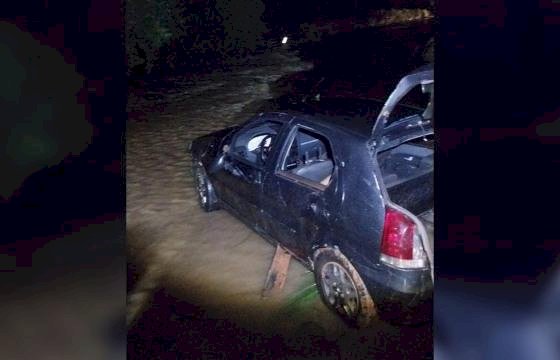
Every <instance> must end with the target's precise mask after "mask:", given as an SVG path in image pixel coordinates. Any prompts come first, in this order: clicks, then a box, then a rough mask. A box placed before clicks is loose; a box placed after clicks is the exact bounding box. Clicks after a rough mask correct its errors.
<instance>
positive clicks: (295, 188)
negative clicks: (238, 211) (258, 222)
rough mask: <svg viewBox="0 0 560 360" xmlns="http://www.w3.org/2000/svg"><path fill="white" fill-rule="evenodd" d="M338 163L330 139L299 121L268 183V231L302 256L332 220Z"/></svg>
mask: <svg viewBox="0 0 560 360" xmlns="http://www.w3.org/2000/svg"><path fill="white" fill-rule="evenodd" d="M335 178H336V164H335V162H334V156H333V150H332V145H331V142H330V141H329V139H328V138H327V137H326V136H325V135H324V134H323V133H321V132H318V131H316V130H315V129H312V128H309V127H305V126H302V125H299V124H297V123H295V124H294V126H293V128H292V129H291V131H290V132H289V135H288V136H287V137H286V139H285V141H284V144H283V146H282V148H281V151H280V153H279V154H278V156H277V158H276V163H275V168H274V169H273V171H270V172H267V174H266V176H265V179H264V183H263V198H262V202H261V204H262V209H263V215H264V218H265V219H266V220H265V221H266V227H267V232H268V233H269V234H271V235H272V236H273V237H274V238H276V239H278V241H280V242H281V243H282V244H283V245H284V246H286V247H288V248H289V249H290V250H292V251H293V252H294V253H296V254H297V255H299V256H301V257H303V258H304V257H306V256H307V255H308V253H309V250H310V248H311V246H312V244H313V240H314V239H315V238H316V237H317V235H318V234H320V233H321V231H323V230H324V229H325V228H326V227H328V226H329V221H330V220H331V219H330V217H331V213H332V209H331V208H330V206H332V203H331V202H330V201H329V199H330V198H331V197H332V196H333V188H334V186H335V182H336V179H335Z"/></svg>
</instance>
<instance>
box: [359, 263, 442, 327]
mask: <svg viewBox="0 0 560 360" xmlns="http://www.w3.org/2000/svg"><path fill="white" fill-rule="evenodd" d="M354 266H355V267H356V269H357V270H358V272H359V273H360V276H361V277H362V280H363V281H364V283H365V285H366V287H367V289H368V291H369V293H370V295H371V297H372V298H373V301H374V302H375V304H376V306H377V307H378V309H379V311H380V313H383V314H385V315H387V316H391V317H399V318H400V317H403V316H404V315H410V314H418V315H419V316H420V317H421V318H423V317H424V316H425V315H427V316H430V317H431V307H432V305H431V299H432V293H433V283H432V279H431V275H430V270H429V269H420V270H402V269H397V268H394V267H391V266H388V265H385V264H379V265H377V266H375V267H369V266H365V265H360V264H354ZM406 317H408V316H406Z"/></svg>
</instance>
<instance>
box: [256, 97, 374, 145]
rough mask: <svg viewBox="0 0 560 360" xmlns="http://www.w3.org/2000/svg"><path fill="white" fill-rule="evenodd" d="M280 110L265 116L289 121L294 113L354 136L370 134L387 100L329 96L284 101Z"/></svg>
mask: <svg viewBox="0 0 560 360" xmlns="http://www.w3.org/2000/svg"><path fill="white" fill-rule="evenodd" d="M282 105H284V106H281V107H279V110H278V111H270V112H266V113H262V114H261V116H266V117H275V118H276V119H278V120H281V121H289V120H291V119H293V118H294V117H295V118H297V119H298V120H301V121H303V122H304V123H314V124H319V125H321V126H323V127H327V128H333V127H334V128H337V129H339V130H342V131H344V132H347V133H348V134H351V135H353V136H357V137H361V138H368V137H369V136H370V134H371V130H372V127H373V124H374V123H375V120H376V119H377V115H378V114H379V111H380V110H381V108H382V107H383V102H382V101H378V100H372V99H356V98H353V99H350V98H327V99H323V98H322V99H321V100H320V101H308V102H305V103H302V102H297V103H287V104H282Z"/></svg>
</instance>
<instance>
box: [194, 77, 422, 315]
mask: <svg viewBox="0 0 560 360" xmlns="http://www.w3.org/2000/svg"><path fill="white" fill-rule="evenodd" d="M432 102H433V68H432V67H431V66H427V67H423V68H420V69H418V70H416V71H415V72H413V73H411V74H409V75H407V76H405V77H404V78H402V79H401V81H400V82H399V83H398V85H397V87H396V88H395V90H394V91H393V92H392V94H391V95H390V96H389V98H388V99H387V101H385V102H384V103H383V102H382V101H375V100H360V99H352V100H350V99H339V98H331V99H315V100H313V101H306V103H298V104H282V102H281V101H280V102H279V103H280V104H279V106H278V108H279V110H278V111H269V112H265V113H261V114H258V115H257V116H255V117H253V118H252V119H250V120H249V121H247V122H246V123H244V124H242V125H241V126H237V127H234V128H228V129H224V130H221V131H218V132H215V133H212V134H209V135H207V136H203V137H200V138H198V139H195V140H194V141H193V142H192V144H191V145H190V151H191V153H192V159H193V169H194V172H195V179H196V183H197V184H198V187H197V190H198V192H199V200H200V203H201V206H202V208H203V209H204V210H206V211H211V210H214V209H218V208H225V209H227V210H229V211H231V212H232V213H234V214H235V215H236V216H238V217H239V218H240V219H241V220H243V221H244V222H245V223H246V224H248V225H249V226H251V227H252V228H253V229H254V230H255V231H257V232H258V233H259V234H261V235H262V236H263V237H264V238H266V239H267V240H269V241H271V242H272V243H280V244H281V245H282V246H283V247H285V248H286V249H288V250H289V251H290V252H292V253H293V255H295V256H296V257H297V258H298V259H300V260H301V261H302V262H304V264H306V265H308V266H309V267H310V268H312V269H314V271H315V275H316V279H317V284H318V286H319V289H320V292H321V295H322V297H323V299H324V300H325V302H326V303H327V304H328V305H330V306H331V307H333V308H334V309H335V310H337V311H339V312H340V313H341V314H342V315H343V316H345V317H346V318H349V319H351V320H355V321H357V322H358V323H361V324H367V323H368V322H369V321H370V320H371V319H372V318H373V317H374V316H375V315H376V314H377V313H378V312H381V313H395V312H396V313H399V312H401V310H402V309H407V308H411V307H412V308H414V306H415V305H416V304H417V303H419V302H421V301H422V300H423V299H426V298H429V297H430V296H431V292H432V287H433V250H432V249H433V138H432V137H433V127H432V114H431V109H432ZM418 104H420V105H418Z"/></svg>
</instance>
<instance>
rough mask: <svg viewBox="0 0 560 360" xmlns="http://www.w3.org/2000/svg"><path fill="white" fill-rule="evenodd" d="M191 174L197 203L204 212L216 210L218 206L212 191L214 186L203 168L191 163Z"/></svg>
mask: <svg viewBox="0 0 560 360" xmlns="http://www.w3.org/2000/svg"><path fill="white" fill-rule="evenodd" d="M193 174H194V183H195V189H196V193H197V195H198V204H199V205H200V207H201V208H202V210H204V211H206V212H210V211H214V210H218V209H219V208H220V207H219V205H218V201H217V199H216V194H215V193H214V188H213V187H212V183H211V182H210V179H208V176H207V175H206V171H205V170H204V168H203V167H202V166H200V165H198V164H193Z"/></svg>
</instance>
